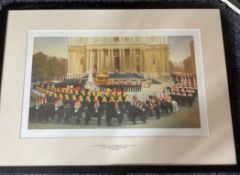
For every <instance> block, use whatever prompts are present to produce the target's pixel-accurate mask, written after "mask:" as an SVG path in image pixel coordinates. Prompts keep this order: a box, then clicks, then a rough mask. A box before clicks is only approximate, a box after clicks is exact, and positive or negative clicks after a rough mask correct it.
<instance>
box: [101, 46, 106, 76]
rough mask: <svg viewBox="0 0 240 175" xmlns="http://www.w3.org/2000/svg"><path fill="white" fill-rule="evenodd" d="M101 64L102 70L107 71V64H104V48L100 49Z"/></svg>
mask: <svg viewBox="0 0 240 175" xmlns="http://www.w3.org/2000/svg"><path fill="white" fill-rule="evenodd" d="M100 55H101V56H100V58H101V59H100V66H101V71H102V72H103V71H105V66H104V51H103V49H101V50H100Z"/></svg>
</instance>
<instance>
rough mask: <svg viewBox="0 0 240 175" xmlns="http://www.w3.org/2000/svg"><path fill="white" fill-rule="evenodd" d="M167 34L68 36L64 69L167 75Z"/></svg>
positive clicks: (73, 72)
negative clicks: (151, 35) (65, 66)
mask: <svg viewBox="0 0 240 175" xmlns="http://www.w3.org/2000/svg"><path fill="white" fill-rule="evenodd" d="M168 50H169V48H168V38H167V37H165V36H164V37H163V36H158V37H127V36H124V37H72V38H69V46H68V73H69V74H84V73H86V72H88V71H90V70H92V71H97V72H120V73H126V72H138V73H143V74H144V73H146V74H147V73H151V74H155V75H157V76H162V75H169V53H168V52H169V51H168Z"/></svg>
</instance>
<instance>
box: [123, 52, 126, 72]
mask: <svg viewBox="0 0 240 175" xmlns="http://www.w3.org/2000/svg"><path fill="white" fill-rule="evenodd" d="M125 65H126V58H125V49H124V48H123V49H122V66H123V67H122V70H123V72H126V66H125Z"/></svg>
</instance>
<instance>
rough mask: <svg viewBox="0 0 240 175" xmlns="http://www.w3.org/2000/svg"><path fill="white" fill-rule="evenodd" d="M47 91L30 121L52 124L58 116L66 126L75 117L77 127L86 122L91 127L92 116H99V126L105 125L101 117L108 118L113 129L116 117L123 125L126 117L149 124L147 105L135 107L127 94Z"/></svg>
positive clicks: (36, 105) (32, 109) (35, 106)
mask: <svg viewBox="0 0 240 175" xmlns="http://www.w3.org/2000/svg"><path fill="white" fill-rule="evenodd" d="M38 90H39V89H38ZM45 92H47V93H46V97H45V98H42V99H39V100H37V101H36V104H35V105H34V106H32V107H30V120H38V121H41V120H46V121H49V120H54V119H55V117H56V118H57V121H58V122H61V121H62V120H63V122H64V123H70V121H71V120H72V117H73V116H75V117H76V124H79V123H80V122H81V121H82V120H84V123H85V124H86V125H87V124H89V122H90V121H91V118H92V117H96V118H97V121H98V125H101V118H102V117H103V116H105V118H106V122H107V125H108V126H110V125H112V119H113V118H116V119H117V121H118V124H119V125H121V124H122V121H123V117H124V114H126V115H127V116H128V118H129V120H130V121H132V122H133V123H134V124H136V119H137V118H140V119H141V120H142V121H143V123H146V117H147V114H146V111H147V110H146V109H145V108H146V105H145V104H144V103H143V102H138V103H135V104H131V103H130V101H129V98H128V96H127V94H126V93H125V92H124V91H112V90H110V89H107V91H106V92H98V93H96V92H91V91H89V90H86V91H84V90H83V91H81V93H80V95H75V94H67V93H57V92H55V93H53V92H51V91H45ZM83 114H85V117H83Z"/></svg>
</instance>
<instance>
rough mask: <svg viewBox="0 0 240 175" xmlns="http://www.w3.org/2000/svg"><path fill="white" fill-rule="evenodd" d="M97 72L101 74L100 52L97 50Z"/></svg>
mask: <svg viewBox="0 0 240 175" xmlns="http://www.w3.org/2000/svg"><path fill="white" fill-rule="evenodd" d="M97 71H98V72H101V52H100V49H98V50H97Z"/></svg>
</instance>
